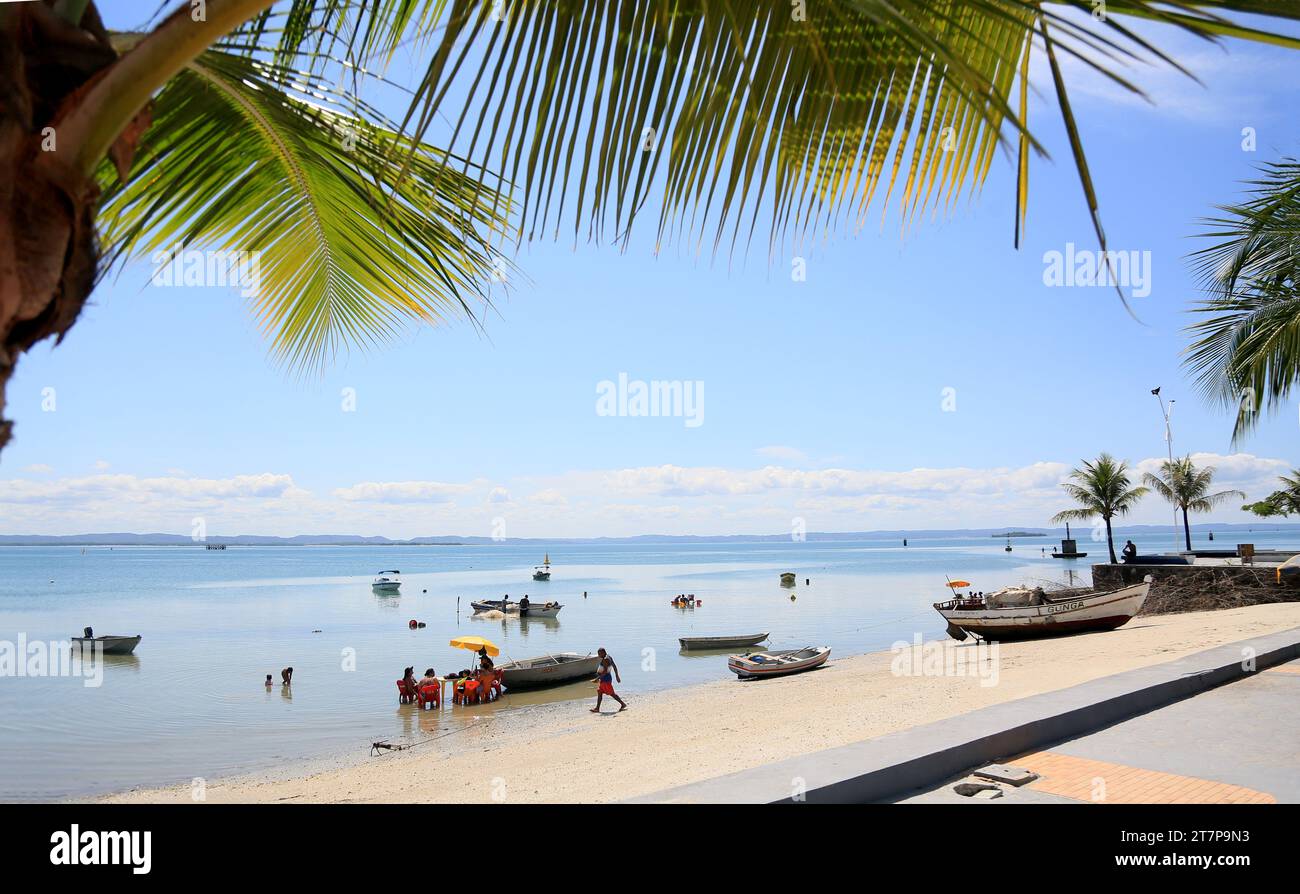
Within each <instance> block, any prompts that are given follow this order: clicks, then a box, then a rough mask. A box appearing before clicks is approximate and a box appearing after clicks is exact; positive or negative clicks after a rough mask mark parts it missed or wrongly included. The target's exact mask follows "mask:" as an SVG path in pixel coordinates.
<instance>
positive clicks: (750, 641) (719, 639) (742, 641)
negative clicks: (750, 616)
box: [677, 633, 767, 650]
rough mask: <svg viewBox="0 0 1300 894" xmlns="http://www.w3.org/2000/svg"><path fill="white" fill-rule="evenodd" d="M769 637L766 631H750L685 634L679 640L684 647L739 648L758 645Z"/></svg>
mask: <svg viewBox="0 0 1300 894" xmlns="http://www.w3.org/2000/svg"><path fill="white" fill-rule="evenodd" d="M765 639H767V634H766V633H749V634H744V635H742V636H683V637H681V638H679V639H678V640H677V641H678V642H679V643H681V644H682V648H683V649H688V650H689V649H739V648H742V647H744V646H756V645H758V644H759V643H761V642H762V641H763V640H765Z"/></svg>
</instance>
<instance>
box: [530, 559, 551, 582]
mask: <svg viewBox="0 0 1300 894" xmlns="http://www.w3.org/2000/svg"><path fill="white" fill-rule="evenodd" d="M550 579H551V554H550V553H546V556H545V558H544V559H543V560H542V564H540V565H538V566H537V567H536V568H534V569H533V580H550Z"/></svg>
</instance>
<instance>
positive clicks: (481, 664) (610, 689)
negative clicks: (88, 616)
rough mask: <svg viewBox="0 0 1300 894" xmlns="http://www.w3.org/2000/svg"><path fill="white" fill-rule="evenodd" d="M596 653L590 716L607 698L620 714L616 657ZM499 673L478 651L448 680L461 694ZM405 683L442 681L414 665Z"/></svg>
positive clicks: (415, 688) (417, 685)
mask: <svg viewBox="0 0 1300 894" xmlns="http://www.w3.org/2000/svg"><path fill="white" fill-rule="evenodd" d="M596 654H597V655H598V656H600V661H599V662H598V663H597V665H596V679H595V683H596V707H594V708H592V709H591V713H593V714H599V713H600V705H601V702H602V701H603V700H604V698H605V696H607V695H608V696H609V697H610V698H612V699H613V700H614V701H616V702H618V704H619V709H618V710H619V711H626V710H627V702H625V701H623V699H622V698H620V697H619V695H618V693H617V692H615V691H614V682H615V681H618V682H619V683H622V682H623V678H622V676H620V675H619V672H618V665H617V664H615V663H614V659H613V657H612V656H610V654H609V653H608V652H606V651H605V649H604V648H603V647H602V648H600V649H597V650H596ZM289 672H290V673H291V674H292V672H293V670H292V668H290V669H289ZM496 673H497V671H496V665H495V664H494V663H493V661H492V657H491V656H490V655H488V653H487V649H479V651H478V668H477V669H474V670H470V669H468V668H467V669H465V670H462V671H460V672H459V673H455V674H451V675H449V676H448V679H449V680H455V681H456V686H457V687H458V691H459V688H460V687H462V686H464V685H466V684H467V683H468V682H470V681H474V682H475V683H477V684H478V685H479V686H483V685H485V684H486V685H488V686H490V685H491V683H492V681H493V680H494V679H495V676H496ZM266 679H267V683H266V685H268V686H270V685H271V677H270V675H269V674H268V675H267V678H266ZM402 683H403V684H405V686H406V688H407V691H409V692H419V691H420V689H421V687H423V686H427V685H433V686H440V685H441V681H439V679H438V674H437V672H436V671H435V670H434V669H433V668H427V669H426V670H425V672H424V676H423V677H422V678H420V679H416V676H415V667H414V666H411V667H408V668H406V670H405V672H404V673H403V675H402ZM286 685H287V683H286Z"/></svg>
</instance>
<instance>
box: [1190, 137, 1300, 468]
mask: <svg viewBox="0 0 1300 894" xmlns="http://www.w3.org/2000/svg"><path fill="white" fill-rule="evenodd" d="M1247 185H1248V188H1249V189H1248V197H1247V199H1246V201H1244V202H1242V203H1240V204H1236V205H1229V206H1225V207H1223V208H1221V209H1220V210H1221V211H1222V212H1223V215H1222V216H1221V217H1217V218H1212V219H1210V220H1208V221H1207V222H1206V224H1207V226H1208V227H1210V229H1209V230H1207V231H1206V232H1205V233H1203V234H1202V236H1203V237H1204V238H1207V239H1213V240H1215V242H1214V244H1212V245H1210V246H1208V247H1206V248H1203V249H1201V250H1199V251H1197V252H1196V253H1194V254H1193V255H1192V260H1193V263H1194V265H1195V269H1196V271H1197V273H1198V275H1199V278H1200V281H1201V285H1202V288H1203V289H1204V290H1205V292H1206V293H1207V297H1206V298H1205V299H1204V300H1202V301H1201V302H1199V303H1198V304H1197V305H1196V306H1195V307H1194V308H1193V312H1194V313H1196V314H1198V315H1199V316H1200V317H1201V319H1200V320H1199V321H1198V322H1196V323H1194V324H1192V325H1191V326H1189V327H1188V332H1189V333H1191V334H1192V335H1193V337H1194V340H1193V342H1192V344H1191V345H1189V347H1188V348H1187V350H1186V351H1185V360H1184V362H1185V364H1186V365H1187V367H1188V368H1190V369H1191V370H1192V371H1193V372H1194V373H1195V374H1196V376H1197V382H1198V384H1199V386H1200V388H1201V391H1202V393H1203V394H1204V395H1205V396H1206V397H1207V398H1209V399H1210V400H1211V401H1214V402H1217V403H1220V404H1222V405H1224V406H1228V407H1231V408H1234V409H1235V411H1236V412H1235V417H1236V418H1235V424H1234V427H1233V441H1234V443H1235V442H1237V441H1239V440H1240V439H1241V438H1242V437H1244V436H1245V434H1247V433H1248V432H1249V431H1250V430H1251V429H1252V428H1253V427H1254V426H1255V424H1256V423H1257V421H1258V419H1259V417H1260V415H1261V410H1262V409H1263V408H1264V407H1265V406H1267V407H1268V408H1269V409H1275V408H1276V407H1277V406H1278V405H1279V404H1281V403H1282V402H1283V401H1285V400H1286V398H1287V396H1288V395H1289V394H1290V393H1291V389H1292V387H1293V386H1294V385H1295V383H1296V381H1297V380H1300V162H1298V161H1296V160H1294V159H1284V160H1282V161H1280V162H1276V163H1270V164H1265V165H1263V166H1262V167H1261V176H1260V177H1259V178H1258V179H1256V180H1253V181H1251V182H1250V183H1249V184H1247Z"/></svg>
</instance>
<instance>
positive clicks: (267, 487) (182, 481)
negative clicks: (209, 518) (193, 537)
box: [0, 472, 293, 505]
mask: <svg viewBox="0 0 1300 894" xmlns="http://www.w3.org/2000/svg"><path fill="white" fill-rule="evenodd" d="M292 488H293V479H292V478H291V477H290V476H288V475H273V474H271V473H269V472H267V473H263V474H261V475H236V476H235V477H233V478H138V477H136V476H135V475H90V476H87V477H84V478H60V479H57V480H55V481H29V480H26V479H22V478H11V479H9V480H7V481H0V503H58V504H63V505H68V504H72V503H77V502H94V501H99V500H107V501H126V502H141V501H145V500H171V501H177V502H193V501H201V500H230V499H247V498H269V497H280V496H284V495H285V494H286V493H288V492H289V491H290V490H291V489H292Z"/></svg>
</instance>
